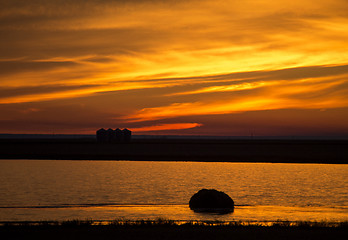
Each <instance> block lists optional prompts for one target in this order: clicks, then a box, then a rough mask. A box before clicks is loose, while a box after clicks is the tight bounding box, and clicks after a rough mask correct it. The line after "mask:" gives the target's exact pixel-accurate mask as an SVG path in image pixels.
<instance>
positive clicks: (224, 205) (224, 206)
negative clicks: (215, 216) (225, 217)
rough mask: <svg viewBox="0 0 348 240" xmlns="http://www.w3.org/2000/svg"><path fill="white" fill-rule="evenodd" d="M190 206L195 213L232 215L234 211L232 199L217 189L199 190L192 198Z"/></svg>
mask: <svg viewBox="0 0 348 240" xmlns="http://www.w3.org/2000/svg"><path fill="white" fill-rule="evenodd" d="M189 206H190V209H192V210H193V211H195V212H216V213H230V212H233V210H234V202H233V200H232V198H231V197H230V196H228V195H227V194H226V193H224V192H220V191H217V190H215V189H201V190H199V191H198V192H197V193H195V194H194V195H193V196H192V197H191V199H190V202H189Z"/></svg>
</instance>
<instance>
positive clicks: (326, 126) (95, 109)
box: [0, 0, 348, 136]
mask: <svg viewBox="0 0 348 240" xmlns="http://www.w3.org/2000/svg"><path fill="white" fill-rule="evenodd" d="M347 13H348V2H347V1H346V0H322V1H318V0H306V1H303V0H301V1H300V0H292V1H290V0H289V1H270V0H257V1H255V0H253V1H251V0H245V1H237V0H224V1H222V0H214V1H209V0H200V1H198V0H187V1H183V0H182V1H180V0H179V1H178V0H176V1H175V0H172V1H171V0H168V1H164V0H153V1H146V0H142V1H141V0H130V1H121V0H110V1H97V0H75V1H68V0H32V1H19V0H4V1H1V3H0V36H1V38H0V53H1V55H0V133H72V134H73V133H94V132H95V130H96V129H98V128H100V127H104V128H109V127H111V128H117V127H120V128H123V127H127V128H129V129H131V130H132V129H133V132H134V133H135V134H183V135H188V134H194V135H237V136H247V135H250V134H253V135H260V136H265V135H267V136H284V135H287V136H303V135H310V136H313V135H315V136H318V135H324V136H348V121H347V120H346V119H348V44H347V42H348V14H347Z"/></svg>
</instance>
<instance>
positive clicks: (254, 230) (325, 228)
mask: <svg viewBox="0 0 348 240" xmlns="http://www.w3.org/2000/svg"><path fill="white" fill-rule="evenodd" d="M347 233H348V227H347V222H345V223H342V224H339V225H336V226H332V225H331V226H330V225H328V224H326V223H323V222H322V223H310V222H298V223H297V224H296V225H291V224H289V222H278V223H275V224H273V225H271V226H260V225H251V224H246V225H243V224H242V223H239V222H234V223H229V224H227V225H222V224H221V223H219V222H206V223H205V224H193V223H186V224H181V225H178V224H176V223H175V222H173V221H170V220H161V219H159V220H157V221H146V220H145V221H144V220H139V221H138V222H125V221H123V222H120V221H115V222H113V223H112V224H110V225H92V221H90V220H86V221H78V220H72V221H66V222H63V223H60V224H56V225H55V224H48V223H47V222H42V223H41V224H39V225H30V224H21V225H10V224H7V225H3V226H0V235H1V236H2V239H86V240H89V239H93V240H94V239H111V238H118V239H168V240H171V239H345V237H346V236H347Z"/></svg>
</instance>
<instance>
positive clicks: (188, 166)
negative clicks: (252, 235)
mask: <svg viewBox="0 0 348 240" xmlns="http://www.w3.org/2000/svg"><path fill="white" fill-rule="evenodd" d="M0 181H1V185H0V221H41V220H68V219H82V220H84V219H87V218H88V219H93V220H114V219H131V220H132V219H133V220H135V219H157V218H166V219H172V220H221V221H232V220H241V221H276V220H289V221H297V220H301V221H308V220H310V221H322V220H326V221H348V165H327V164H271V163H202V162H136V161H54V160H0ZM201 188H215V189H217V190H220V191H224V192H225V193H227V194H228V195H230V196H231V197H232V198H233V200H234V201H235V204H236V207H235V211H234V213H231V214H227V215H216V214H215V215H214V214H201V213H195V212H193V211H191V210H190V209H189V207H188V202H189V199H190V197H191V196H192V195H193V194H194V193H195V192H197V191H198V190H200V189H201Z"/></svg>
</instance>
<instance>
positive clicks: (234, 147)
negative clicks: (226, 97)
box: [0, 139, 348, 164]
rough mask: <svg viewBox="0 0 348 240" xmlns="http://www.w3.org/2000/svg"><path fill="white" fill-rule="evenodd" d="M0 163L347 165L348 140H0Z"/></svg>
mask: <svg viewBox="0 0 348 240" xmlns="http://www.w3.org/2000/svg"><path fill="white" fill-rule="evenodd" d="M0 159H57V160H59V159H65V160H137V161H142V160H145V161H205V162H272V163H334V164H347V163H348V140H203V139H202V140H191V139H190V140H189V139H184V140H180V139H151V140H150V139H144V140H132V141H131V142H128V143H126V142H123V143H97V142H96V141H95V140H94V139H0Z"/></svg>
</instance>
